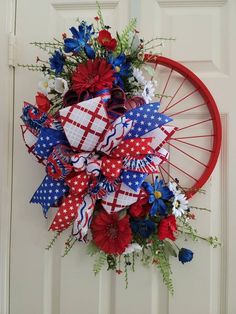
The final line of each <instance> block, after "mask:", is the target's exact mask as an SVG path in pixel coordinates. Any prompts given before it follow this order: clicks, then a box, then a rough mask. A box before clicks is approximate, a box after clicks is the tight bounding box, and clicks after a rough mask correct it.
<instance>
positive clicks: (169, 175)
mask: <svg viewBox="0 0 236 314" xmlns="http://www.w3.org/2000/svg"><path fill="white" fill-rule="evenodd" d="M159 169H160V171H161V169H162V170H163V171H164V172H165V173H166V174H167V175H168V177H169V178H171V180H172V181H175V178H173V177H172V175H171V174H170V173H169V172H168V171H167V170H165V168H163V167H162V166H159ZM178 185H179V187H180V188H181V189H182V190H183V191H184V188H183V187H182V186H181V185H180V184H179V183H178Z"/></svg>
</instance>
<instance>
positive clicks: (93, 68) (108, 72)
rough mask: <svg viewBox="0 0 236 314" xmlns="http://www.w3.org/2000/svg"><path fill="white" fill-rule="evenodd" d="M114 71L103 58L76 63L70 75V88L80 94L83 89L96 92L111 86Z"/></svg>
mask: <svg viewBox="0 0 236 314" xmlns="http://www.w3.org/2000/svg"><path fill="white" fill-rule="evenodd" d="M113 75H114V71H113V70H112V66H111V65H110V64H109V63H107V61H106V60H105V59H100V58H96V59H94V60H88V61H87V62H86V63H81V64H79V65H78V67H77V69H76V71H75V72H74V74H73V76H72V88H73V89H74V90H75V91H76V92H77V94H80V93H81V92H83V91H86V90H87V91H89V92H91V93H94V92H98V91H100V90H102V89H104V88H109V89H110V88H112V84H113V82H114V79H115V78H114V76H113Z"/></svg>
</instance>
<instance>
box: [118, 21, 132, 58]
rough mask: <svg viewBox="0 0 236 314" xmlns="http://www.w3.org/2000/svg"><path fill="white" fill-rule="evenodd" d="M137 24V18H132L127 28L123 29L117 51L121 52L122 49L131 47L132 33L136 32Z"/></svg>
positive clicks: (119, 36)
mask: <svg viewBox="0 0 236 314" xmlns="http://www.w3.org/2000/svg"><path fill="white" fill-rule="evenodd" d="M136 26H137V20H136V18H132V19H131V20H130V22H129V24H128V25H127V26H126V28H125V29H124V30H123V32H122V34H121V35H118V36H117V38H118V45H117V48H116V52H117V53H118V54H119V53H121V51H125V50H126V49H128V48H129V39H130V34H131V33H133V32H134V30H135V28H136Z"/></svg>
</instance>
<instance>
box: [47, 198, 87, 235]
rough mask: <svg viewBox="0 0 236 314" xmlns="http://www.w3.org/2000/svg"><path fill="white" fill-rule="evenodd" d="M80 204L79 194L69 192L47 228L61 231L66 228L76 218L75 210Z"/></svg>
mask: <svg viewBox="0 0 236 314" xmlns="http://www.w3.org/2000/svg"><path fill="white" fill-rule="evenodd" d="M81 204H82V197H81V196H78V195H74V194H69V195H68V196H67V197H66V198H65V199H64V201H63V203H62V205H61V206H60V207H59V209H58V211H57V213H56V216H55V217H54V220H53V222H52V224H51V226H50V228H49V230H52V231H60V232H61V231H63V230H65V229H67V228H68V227H69V226H70V225H71V224H72V223H73V221H74V220H75V219H76V216H77V211H78V208H79V207H80V206H81Z"/></svg>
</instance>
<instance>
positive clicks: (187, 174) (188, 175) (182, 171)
mask: <svg viewBox="0 0 236 314" xmlns="http://www.w3.org/2000/svg"><path fill="white" fill-rule="evenodd" d="M166 162H167V163H168V164H170V165H171V166H172V167H174V168H175V169H177V170H179V171H180V172H181V173H184V174H185V175H186V176H187V177H189V178H191V179H192V180H194V181H196V182H197V179H196V178H194V177H193V176H191V175H190V174H189V173H187V172H186V171H184V170H183V169H181V168H179V167H178V166H176V165H174V164H172V163H171V162H170V161H169V160H166Z"/></svg>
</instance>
